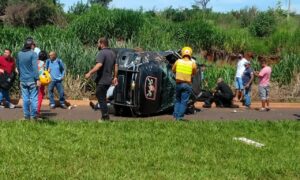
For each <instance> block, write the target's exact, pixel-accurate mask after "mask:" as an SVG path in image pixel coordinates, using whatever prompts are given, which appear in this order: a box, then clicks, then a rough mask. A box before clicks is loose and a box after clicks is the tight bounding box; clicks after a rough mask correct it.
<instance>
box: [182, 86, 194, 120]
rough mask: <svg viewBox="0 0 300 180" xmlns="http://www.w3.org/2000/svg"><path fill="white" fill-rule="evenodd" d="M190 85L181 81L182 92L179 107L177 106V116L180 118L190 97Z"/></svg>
mask: <svg viewBox="0 0 300 180" xmlns="http://www.w3.org/2000/svg"><path fill="white" fill-rule="evenodd" d="M191 91H192V89H191V86H190V85H189V84H186V83H183V87H182V93H181V102H180V108H179V118H180V119H182V118H183V116H184V113H185V111H186V108H187V104H188V101H189V99H190V95H191Z"/></svg>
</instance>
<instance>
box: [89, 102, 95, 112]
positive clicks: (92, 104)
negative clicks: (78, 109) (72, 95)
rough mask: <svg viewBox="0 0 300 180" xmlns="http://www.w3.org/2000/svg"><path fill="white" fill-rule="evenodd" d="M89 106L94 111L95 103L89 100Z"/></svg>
mask: <svg viewBox="0 0 300 180" xmlns="http://www.w3.org/2000/svg"><path fill="white" fill-rule="evenodd" d="M90 107H91V108H92V109H93V110H94V111H96V105H95V104H94V103H93V102H92V101H90Z"/></svg>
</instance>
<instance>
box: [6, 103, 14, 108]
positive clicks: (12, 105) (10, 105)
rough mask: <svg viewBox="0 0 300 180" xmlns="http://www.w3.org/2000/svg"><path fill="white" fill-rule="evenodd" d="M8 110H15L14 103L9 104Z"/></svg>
mask: <svg viewBox="0 0 300 180" xmlns="http://www.w3.org/2000/svg"><path fill="white" fill-rule="evenodd" d="M7 108H9V109H15V108H16V106H15V105H14V104H12V103H9V104H8V106H7Z"/></svg>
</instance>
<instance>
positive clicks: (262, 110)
mask: <svg viewBox="0 0 300 180" xmlns="http://www.w3.org/2000/svg"><path fill="white" fill-rule="evenodd" d="M258 111H260V112H266V111H268V110H267V109H266V108H260V109H259V110H258Z"/></svg>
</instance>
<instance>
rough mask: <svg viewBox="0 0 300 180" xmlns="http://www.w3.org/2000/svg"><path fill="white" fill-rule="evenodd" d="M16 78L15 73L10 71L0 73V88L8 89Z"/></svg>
mask: <svg viewBox="0 0 300 180" xmlns="http://www.w3.org/2000/svg"><path fill="white" fill-rule="evenodd" d="M15 79H16V73H15V72H12V73H11V74H8V73H7V72H4V73H0V88H2V89H5V90H9V89H10V88H11V87H12V86H13V84H14V82H15Z"/></svg>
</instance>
